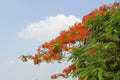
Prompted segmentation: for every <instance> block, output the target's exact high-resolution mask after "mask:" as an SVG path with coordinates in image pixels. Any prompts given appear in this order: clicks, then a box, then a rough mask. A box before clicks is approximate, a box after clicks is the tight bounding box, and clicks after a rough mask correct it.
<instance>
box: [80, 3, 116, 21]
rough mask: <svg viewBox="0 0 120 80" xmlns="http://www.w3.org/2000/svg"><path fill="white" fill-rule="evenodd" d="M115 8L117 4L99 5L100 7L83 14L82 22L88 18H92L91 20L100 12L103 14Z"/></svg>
mask: <svg viewBox="0 0 120 80" xmlns="http://www.w3.org/2000/svg"><path fill="white" fill-rule="evenodd" d="M114 9H115V6H113V5H112V4H111V5H106V4H104V5H102V6H100V7H99V9H95V10H93V11H92V12H90V13H89V14H87V15H85V16H83V18H82V23H84V22H85V21H86V19H88V18H90V19H91V20H92V19H93V17H94V16H95V15H96V14H97V13H98V14H103V13H104V12H105V11H107V10H111V11H113V10H114Z"/></svg>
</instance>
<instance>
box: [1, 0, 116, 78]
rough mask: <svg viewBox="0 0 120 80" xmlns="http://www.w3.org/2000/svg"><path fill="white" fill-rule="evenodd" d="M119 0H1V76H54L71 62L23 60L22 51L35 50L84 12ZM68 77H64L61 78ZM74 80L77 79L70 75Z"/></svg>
mask: <svg viewBox="0 0 120 80" xmlns="http://www.w3.org/2000/svg"><path fill="white" fill-rule="evenodd" d="M114 1H115V0H0V37H1V38H0V75H1V76H0V80H50V75H51V74H54V73H58V72H60V71H61V70H62V69H63V68H64V67H66V66H67V64H68V63H63V64H58V63H54V64H45V63H43V64H41V65H40V66H36V65H33V64H32V63H31V62H27V63H22V62H21V61H20V60H19V59H18V57H19V56H20V55H21V54H34V53H35V52H36V48H37V47H38V46H39V45H40V44H41V43H42V42H44V41H49V40H50V39H51V38H54V37H55V36H57V35H58V34H59V30H64V29H67V28H68V27H69V26H71V25H73V23H74V22H76V21H80V20H81V18H82V16H84V15H85V14H87V13H89V12H90V11H92V10H94V9H95V8H98V7H99V6H101V5H103V4H110V3H112V2H114ZM58 80H64V79H61V78H60V79H58ZM66 80H73V79H66Z"/></svg>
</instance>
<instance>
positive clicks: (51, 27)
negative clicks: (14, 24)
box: [19, 14, 81, 42]
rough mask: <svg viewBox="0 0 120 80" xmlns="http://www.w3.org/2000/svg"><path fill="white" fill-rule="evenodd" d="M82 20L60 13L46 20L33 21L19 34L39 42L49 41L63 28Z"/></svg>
mask: <svg viewBox="0 0 120 80" xmlns="http://www.w3.org/2000/svg"><path fill="white" fill-rule="evenodd" d="M80 21H81V20H80V19H79V18H77V17H75V16H72V15H70V16H65V15H63V14H58V15H56V16H50V17H46V19H45V20H41V21H40V22H36V23H32V24H29V25H27V26H26V28H25V29H24V30H22V31H21V32H20V33H19V36H20V37H21V38H23V39H27V40H35V41H39V42H45V41H49V40H51V39H53V38H55V37H56V36H57V35H59V33H60V31H61V30H66V29H68V27H70V26H72V25H73V24H74V23H75V22H80Z"/></svg>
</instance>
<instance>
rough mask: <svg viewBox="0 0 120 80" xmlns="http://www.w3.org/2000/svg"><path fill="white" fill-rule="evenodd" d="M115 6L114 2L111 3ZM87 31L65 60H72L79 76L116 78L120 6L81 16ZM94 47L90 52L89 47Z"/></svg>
mask: <svg viewBox="0 0 120 80" xmlns="http://www.w3.org/2000/svg"><path fill="white" fill-rule="evenodd" d="M114 6H115V5H114ZM85 25H86V26H88V28H89V30H91V33H90V34H89V38H88V39H86V42H85V44H84V45H83V46H78V47H77V48H76V49H74V50H71V52H70V53H71V55H70V57H69V60H71V61H72V62H75V63H76V68H77V76H79V77H82V78H83V80H119V79H120V6H119V5H118V6H117V7H115V9H114V10H110V9H106V10H105V11H104V13H103V14H100V13H99V12H98V13H96V14H95V15H94V16H92V17H89V18H87V19H86V20H85ZM91 49H94V50H95V51H94V52H93V53H92V52H91V53H90V50H91Z"/></svg>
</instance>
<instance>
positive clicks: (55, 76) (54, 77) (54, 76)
mask: <svg viewBox="0 0 120 80" xmlns="http://www.w3.org/2000/svg"><path fill="white" fill-rule="evenodd" d="M60 76H62V77H64V76H65V74H63V73H58V74H54V75H52V76H51V79H56V78H58V77H60Z"/></svg>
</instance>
